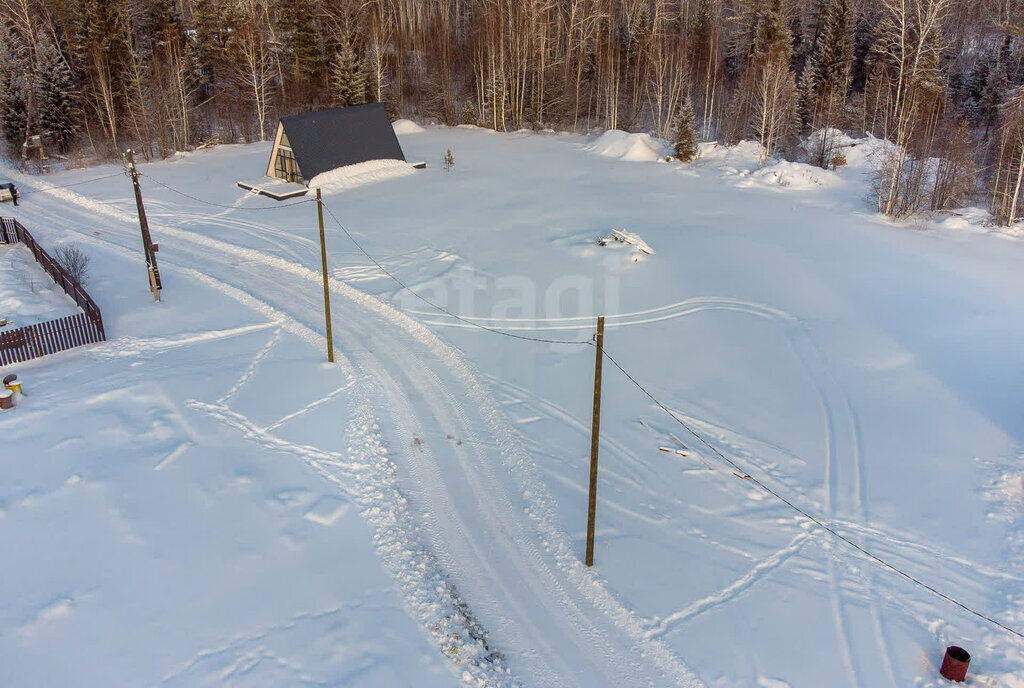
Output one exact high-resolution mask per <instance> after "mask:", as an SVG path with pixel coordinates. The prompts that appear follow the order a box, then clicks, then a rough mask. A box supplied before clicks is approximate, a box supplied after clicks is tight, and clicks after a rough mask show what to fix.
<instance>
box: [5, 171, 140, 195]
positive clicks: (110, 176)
mask: <svg viewBox="0 0 1024 688" xmlns="http://www.w3.org/2000/svg"><path fill="white" fill-rule="evenodd" d="M121 174H122V173H121V172H117V173H116V174H108V175H105V176H103V177H95V178H93V179H86V180H84V181H80V182H73V183H71V184H62V185H59V186H58V185H53V186H47V187H45V188H35V189H29V190H28V191H22V192H20V195H22V196H29V195H31V194H34V193H46V192H47V191H56V190H58V189H68V188H70V187H72V186H82V185H83V184H92V183H93V182H98V181H102V180H104V179H113V178H114V177H120V176H121Z"/></svg>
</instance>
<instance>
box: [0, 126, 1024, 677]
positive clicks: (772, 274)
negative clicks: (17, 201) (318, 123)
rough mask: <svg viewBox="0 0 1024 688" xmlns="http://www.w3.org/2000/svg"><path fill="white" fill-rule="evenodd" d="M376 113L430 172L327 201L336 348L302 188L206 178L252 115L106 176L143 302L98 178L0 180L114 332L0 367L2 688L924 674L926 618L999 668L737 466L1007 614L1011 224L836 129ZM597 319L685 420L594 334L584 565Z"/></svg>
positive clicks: (961, 628)
mask: <svg viewBox="0 0 1024 688" xmlns="http://www.w3.org/2000/svg"><path fill="white" fill-rule="evenodd" d="M410 124H411V123H410ZM396 128H397V129H398V131H399V134H400V138H401V142H402V145H403V148H404V150H405V153H406V157H407V159H409V160H426V161H428V163H429V167H428V168H427V169H425V170H417V171H415V173H413V174H402V175H401V176H392V175H375V174H374V175H369V176H367V177H366V178H365V179H363V181H362V182H360V183H359V184H354V183H349V182H346V183H345V184H341V185H339V186H338V187H337V188H338V190H336V191H331V192H327V193H325V195H324V199H325V203H326V205H327V207H328V209H329V212H328V214H327V220H328V233H327V236H328V238H327V241H328V250H329V256H328V259H329V264H330V269H331V274H332V278H333V279H332V282H331V304H332V309H333V325H334V327H333V331H334V344H335V349H336V361H337V362H336V363H335V364H334V365H330V364H327V363H326V362H325V360H324V359H325V357H326V356H325V354H326V339H325V336H324V329H325V328H324V323H323V319H322V308H323V301H322V297H323V292H322V284H321V282H320V277H319V272H318V270H319V264H320V257H319V242H318V232H317V225H316V207H315V205H314V204H313V203H311V202H309V199H308V198H305V199H301V200H297V201H296V200H293V201H286V202H283V203H275V202H273V201H271V200H269V199H266V198H262V197H255V196H252V195H250V194H247V193H245V192H244V191H242V190H240V189H238V188H236V187H235V186H234V180H235V179H240V178H247V177H252V176H253V174H254V171H256V172H258V171H259V170H260V169H265V165H266V156H267V155H268V154H269V148H270V147H269V144H261V145H253V146H222V147H219V148H216V149H212V150H204V151H200V152H197V153H194V154H190V155H184V156H179V157H178V158H177V159H175V160H173V161H168V162H163V163H155V164H148V165H147V164H144V165H142V166H141V169H142V172H143V174H144V175H147V176H149V179H147V178H146V176H144V177H143V178H142V186H143V189H144V194H145V198H146V203H147V210H148V213H149V218H150V223H151V225H152V229H153V234H154V240H156V241H158V242H159V243H160V253H159V258H160V261H161V273H162V276H163V279H164V286H165V288H164V294H163V301H162V302H161V303H159V304H154V303H153V302H152V299H151V296H150V294H149V293H148V291H147V289H146V282H145V274H144V267H143V265H142V258H141V250H140V246H139V244H140V240H139V238H138V227H137V222H136V219H135V217H134V200H133V197H132V193H131V186H130V184H129V182H128V180H127V179H124V178H112V179H107V180H103V181H98V182H96V183H93V184H83V185H81V186H74V187H70V188H67V189H54V190H51V191H50V192H48V193H35V194H31V195H29V194H26V196H25V202H24V203H23V205H22V206H19V207H18V208H17V209H16V211H17V217H18V218H19V219H20V220H21V221H22V222H23V223H24V224H25V225H26V226H27V227H28V228H29V229H30V230H31V231H32V232H33V233H34V234H35V235H36V237H37V238H38V239H39V240H40V241H41V242H42V243H43V244H44V245H46V246H50V245H53V244H54V243H55V242H57V241H59V240H74V241H77V242H79V243H80V244H81V245H82V246H83V247H84V248H86V249H87V250H88V252H89V253H90V255H91V256H92V258H93V264H92V274H93V278H92V281H91V283H90V285H89V290H90V293H91V294H92V295H93V297H94V298H95V299H96V300H97V302H98V303H99V304H100V307H101V308H102V309H103V314H104V320H105V323H106V327H107V332H108V336H109V338H110V340H109V341H108V342H106V343H105V344H102V345H98V346H91V347H87V348H82V349H77V350H73V351H70V352H66V353H63V354H59V355H55V356H50V357H47V358H45V359H40V360H37V361H34V362H32V363H28V364H20V365H18V366H15V367H12V368H11V370H12V371H14V372H17V373H18V375H19V377H20V378H22V379H24V380H25V381H26V384H25V391H26V392H27V395H26V396H25V397H24V398H22V399H21V403H20V405H19V406H18V407H17V408H16V409H15V410H13V411H10V412H3V413H0V440H2V442H3V446H4V451H3V454H2V455H3V461H0V561H2V562H3V565H2V566H0V589H2V590H4V592H5V594H4V595H3V597H2V598H0V666H2V667H3V680H2V682H3V684H4V685H5V686H6V685H11V686H64V685H76V686H111V685H118V686H135V685H139V686H143V685H145V686H150V685H168V686H202V685H210V686H221V685H240V686H241V685H244V686H257V685H260V686H263V685H274V686H286V685H287V686H293V685H342V686H407V685H416V686H434V685H438V686H441V685H459V684H460V683H465V684H467V685H478V686H479V685H490V686H500V685H521V686H588V687H590V686H634V685H636V686H641V685H643V686H646V685H651V686H708V687H711V686H714V687H737V688H738V687H746V686H760V687H767V688H785V687H787V686H788V687H791V688H799V687H808V688H811V687H820V686H837V687H839V686H852V687H861V686H864V687H867V686H871V687H874V686H898V687H903V686H917V687H921V688H924V687H927V686H938V685H941V684H942V683H943V681H942V679H940V677H939V675H938V664H939V662H940V660H941V657H942V652H943V649H944V648H945V646H946V645H948V644H959V645H962V646H963V647H965V648H966V649H967V650H968V651H970V652H971V653H972V654H973V656H974V658H973V660H972V662H971V676H972V681H973V684H974V685H978V686H1008V687H1010V688H1020V686H1024V678H1022V675H1024V640H1022V639H1021V638H1018V637H1016V636H1014V635H1012V634H1011V633H1008V632H1007V631H1005V630H1002V629H1000V628H998V627H996V626H995V625H993V624H991V623H989V622H987V621H984V620H982V619H980V618H978V617H977V616H974V615H972V614H971V613H969V612H968V611H966V610H964V609H962V608H960V607H958V606H955V605H953V604H951V603H950V602H948V601H946V600H944V599H941V598H940V597H938V596H936V595H934V594H933V593H932V592H929V591H928V590H926V589H924V588H922V587H920V586H918V585H916V584H914V583H913V582H911V581H909V580H908V579H906V578H904V577H901V576H900V575H899V574H897V573H894V572H893V571H891V570H889V569H886V568H884V567H882V566H881V565H879V564H878V563H876V562H874V561H872V560H869V559H867V558H865V557H864V556H862V555H861V554H859V553H858V552H857V551H856V550H854V549H853V548H852V547H851V546H849V545H848V544H846V543H844V542H841V541H839V540H837V539H836V538H834V537H833V536H831V535H828V534H827V533H825V532H824V531H823V530H822V529H821V528H820V527H818V526H817V525H815V524H814V523H813V522H811V521H808V520H807V519H806V518H805V517H803V516H802V515H800V514H799V513H797V512H796V511H794V510H793V509H792V508H791V507H790V506H787V505H786V504H785V503H783V502H782V501H779V500H778V499H776V498H775V497H772V496H770V495H769V494H767V493H766V492H765V491H763V490H762V489H760V488H759V487H758V485H757V484H756V483H755V482H754V480H755V479H756V480H757V481H758V482H759V483H761V484H763V485H764V486H766V487H768V488H769V489H771V490H772V491H774V492H776V493H777V494H779V495H781V496H782V497H784V498H785V499H787V500H789V501H790V502H792V504H793V505H795V506H796V507H798V508H799V509H801V510H803V511H805V512H807V513H810V514H812V515H814V516H816V517H817V518H819V519H820V520H821V521H822V522H823V523H827V524H828V525H829V527H830V528H832V529H834V530H835V531H836V532H838V533H840V534H842V535H843V536H844V537H845V538H847V539H849V540H850V541H852V542H854V543H856V544H857V545H858V546H860V547H863V548H864V549H866V550H868V551H870V552H872V553H873V554H875V555H877V556H878V557H881V558H882V559H884V560H885V561H887V562H889V563H890V564H892V565H893V566H896V567H898V568H900V569H901V570H903V571H905V572H906V573H907V574H909V575H911V576H913V577H915V578H918V579H920V580H921V581H922V582H924V583H927V584H929V585H931V586H933V587H934V588H936V589H937V590H939V591H941V592H943V593H945V594H947V595H950V596H952V597H954V598H956V599H957V600H959V601H960V602H962V603H964V604H965V605H967V606H969V607H971V608H973V609H976V610H979V611H983V612H985V613H988V614H990V615H992V616H993V618H994V619H995V620H997V621H999V622H1000V623H1002V624H1004V625H1006V626H1009V627H1012V628H1015V629H1017V630H1018V631H1019V630H1022V629H1024V611H1022V610H1024V535H1022V526H1024V501H1022V499H1024V482H1022V481H1024V415H1022V412H1021V408H1022V407H1024V405H1022V402H1024V391H1022V390H1024V349H1022V347H1021V346H1020V342H1021V341H1022V339H1024V302H1022V300H1021V299H1020V294H1021V293H1022V291H1024V272H1022V271H1021V269H1020V266H1021V265H1022V264H1024V242H1022V241H1021V239H1019V238H1016V237H1013V236H1009V235H1007V234H1005V233H999V232H995V231H992V230H989V229H986V228H984V227H983V226H981V225H980V224H979V223H977V222H971V221H969V219H970V217H971V215H970V214H969V213H968V214H964V215H963V216H955V217H954V218H951V219H947V220H945V221H943V222H938V223H934V222H933V223H922V222H917V223H914V224H912V225H907V226H903V225H895V224H891V223H888V222H885V221H883V220H881V219H879V218H877V217H876V216H874V215H873V214H871V213H868V212H867V211H865V210H864V208H865V203H864V200H863V199H864V196H865V194H866V183H865V180H864V179H863V174H864V171H865V169H866V165H867V164H868V156H867V154H866V153H864V152H863V150H864V148H863V147H862V148H861V150H860V151H858V150H856V149H854V150H851V151H850V153H849V154H848V156H847V157H848V159H850V165H849V167H847V168H844V169H841V170H839V171H837V172H832V171H822V170H815V169H813V168H808V167H806V166H801V165H793V164H778V165H772V166H769V167H768V168H766V169H764V170H758V169H757V151H756V150H752V149H750V148H749V147H745V146H740V147H737V148H734V149H724V148H720V147H719V148H714V149H711V148H707V147H706V150H704V151H703V153H704V155H703V157H702V159H701V160H699V161H698V162H697V163H695V164H693V165H689V166H681V165H678V164H672V163H664V162H657V161H656V160H657V159H658V158H659V157H660V155H661V154H662V153H663V152H664V150H663V144H662V143H661V142H658V141H657V140H655V139H650V138H649V137H648V138H641V137H630V136H627V135H620V133H613V134H612V135H611V136H608V135H605V136H603V137H591V138H587V137H582V136H566V135H556V134H528V133H515V134H495V133H493V132H487V131H484V130H479V129H475V128H472V127H458V128H452V129H448V128H434V127H430V128H427V129H425V130H422V131H419V130H418V129H419V128H418V127H415V126H409V124H405V123H403V124H400V125H399V126H398V127H396ZM864 145H867V144H864ZM448 149H451V151H452V153H453V155H454V158H455V163H456V164H455V167H454V169H453V170H452V171H450V172H445V171H444V170H443V169H442V167H441V157H442V155H444V153H445V151H446V150H448ZM648 151H650V152H648ZM116 171H117V168H116V167H115V166H111V167H109V168H99V169H92V170H80V171H74V172H66V173H62V174H59V175H54V176H52V177H49V178H46V179H44V180H40V179H34V178H23V177H20V176H18V175H17V174H16V173H13V172H8V173H6V174H10V176H11V177H13V178H14V179H15V180H16V181H17V182H18V183H19V186H23V187H24V188H25V189H26V190H29V189H32V188H43V187H45V186H48V185H51V184H54V185H65V184H74V183H76V182H81V181H84V180H87V179H90V178H93V177H99V176H102V175H106V174H111V173H113V172H116ZM343 176H344V175H343ZM156 182H160V183H162V184H163V185H166V186H161V185H160V184H158V183H156ZM363 182H366V183H363ZM168 187H170V188H168ZM172 189H178V190H180V191H183V192H184V193H185V194H188V196H186V195H179V194H177V193H175V192H174V191H173V190H172ZM342 189H343V190H342ZM189 196H191V198H190V197H189ZM200 199H201V200H200ZM203 201H207V202H208V203H204V202H203ZM213 204H216V205H213ZM6 210H7V209H6V208H5V211H6ZM334 217H337V219H339V220H341V222H343V223H344V227H345V229H346V230H347V231H348V232H350V233H351V235H352V236H353V237H354V238H355V239H356V240H357V241H358V242H359V245H360V246H361V247H362V248H363V249H365V250H366V251H367V252H368V253H369V254H371V255H372V256H373V257H374V258H376V259H377V260H379V261H380V263H381V264H382V266H383V268H384V269H386V270H387V271H388V272H390V273H391V274H392V275H393V276H394V277H395V278H397V280H400V281H401V282H402V283H403V284H405V285H408V286H409V287H410V288H411V289H412V290H413V291H414V292H415V293H416V294H418V296H417V295H414V294H412V293H410V292H409V291H407V290H404V289H403V288H402V287H401V286H399V284H398V283H397V282H396V281H395V280H394V279H392V278H390V277H388V276H387V275H386V274H384V273H383V272H382V270H381V269H380V268H379V267H378V266H376V265H374V264H373V263H372V262H371V261H370V260H369V259H368V258H367V257H366V255H364V254H363V253H362V252H361V250H360V249H359V248H357V246H356V245H354V244H353V243H352V242H351V241H350V239H349V237H348V236H347V235H346V233H345V232H344V231H342V229H341V228H339V227H338V225H337V224H335V223H334ZM965 218H966V219H965ZM612 230H618V231H620V232H621V233H622V236H625V237H629V238H630V240H631V241H633V242H634V243H624V242H619V241H614V240H612V241H608V242H604V245H600V244H599V242H598V240H599V239H601V238H604V237H609V236H610V235H611V234H612ZM637 242H639V243H637ZM641 243H642V244H643V245H644V246H646V247H647V248H648V249H649V250H650V253H648V252H644V251H640V250H639V248H638V247H639V246H640V244H641ZM0 278H2V279H5V280H6V276H0ZM420 297H422V298H420ZM424 299H425V300H426V301H425V300H424ZM427 301H429V302H431V303H434V304H437V305H440V306H442V307H443V308H444V309H445V311H447V312H445V311H441V310H437V309H435V308H433V307H432V306H430V305H429V304H428V303H427ZM602 313H603V314H605V315H606V316H607V326H606V336H605V345H606V348H607V351H608V352H609V353H610V355H611V356H612V357H613V358H614V360H615V361H616V362H617V363H618V364H620V365H621V366H622V367H623V368H624V369H626V370H627V371H629V373H630V374H631V375H633V376H634V377H635V379H636V380H637V381H638V382H639V383H640V384H641V385H643V387H644V388H645V389H646V390H647V391H648V392H649V393H650V394H651V395H653V397H654V398H656V399H658V400H659V401H660V402H661V403H663V404H664V405H665V406H666V407H667V408H668V409H669V410H671V411H672V413H673V414H675V416H676V417H677V418H678V419H679V420H680V421H682V423H680V422H677V421H676V420H674V419H673V417H671V416H670V415H668V414H667V413H666V412H665V411H664V410H663V409H662V408H660V407H658V406H657V405H656V404H655V403H654V402H653V401H652V399H651V398H650V397H648V396H646V395H645V394H644V392H643V391H641V390H640V389H638V388H637V387H636V386H635V385H634V384H633V383H632V382H631V381H630V380H629V379H627V378H626V377H625V376H624V375H622V374H621V373H620V372H619V371H618V370H617V368H616V367H615V366H614V365H613V364H612V363H611V361H610V360H606V361H605V366H604V393H603V400H604V404H603V415H602V424H601V429H602V445H601V461H600V477H599V484H598V507H597V516H598V528H597V536H598V537H597V547H596V556H595V559H596V566H595V567H594V568H593V569H589V570H588V569H586V567H584V566H583V565H582V563H581V560H582V557H583V550H584V536H585V527H586V505H587V494H586V484H587V471H588V465H589V446H590V413H591V401H592V398H591V393H592V390H591V386H592V382H593V378H592V376H593V365H594V348H593V347H592V346H591V345H590V344H589V342H590V339H591V336H592V334H593V327H594V316H595V315H597V314H602ZM453 314H454V315H453ZM455 316H458V317H455ZM478 325H481V326H484V328H492V329H496V330H500V331H501V332H504V333H506V334H505V335H503V334H500V333H496V332H494V331H488V330H487V329H484V328H482V327H478ZM508 334H512V335H516V336H517V337H519V338H514V337H511V336H507V335H508ZM537 340H551V341H555V340H557V341H564V342H570V341H571V342H579V343H574V344H570V343H551V341H537ZM4 372H5V373H6V372H7V370H6V369H5V371H4ZM684 425H685V426H689V427H691V428H693V429H695V430H696V431H697V432H699V433H700V434H701V436H702V437H703V438H704V439H705V440H706V441H707V442H708V443H709V444H710V445H711V446H713V447H715V449H717V451H719V452H721V453H722V454H723V455H724V456H726V457H728V458H729V459H730V460H731V461H733V462H734V463H735V464H736V466H738V467H739V470H737V468H736V467H734V466H732V465H730V464H729V463H727V462H726V461H723V459H722V458H721V457H720V456H718V455H717V454H716V453H715V452H714V451H712V450H711V449H709V448H708V446H706V445H704V444H702V443H701V441H700V440H698V439H696V438H695V437H694V436H692V435H690V434H688V432H687V430H686V427H684ZM744 475H749V476H751V478H744Z"/></svg>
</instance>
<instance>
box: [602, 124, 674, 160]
mask: <svg viewBox="0 0 1024 688" xmlns="http://www.w3.org/2000/svg"><path fill="white" fill-rule="evenodd" d="M667 146H668V144H666V143H665V142H664V141H662V140H661V139H656V138H654V137H653V136H651V135H650V134H630V133H628V132H625V131H619V130H618V129H612V130H610V131H606V132H605V133H603V134H601V135H600V136H598V137H597V138H596V139H595V140H594V141H593V142H592V143H590V144H589V145H587V146H586V147H585V148H584V150H586V151H589V152H591V153H596V154H597V155H600V156H603V157H606V158H618V159H619V160H628V161H631V162H651V161H654V160H661V159H662V158H663V157H664V156H665V155H667V154H668V152H667Z"/></svg>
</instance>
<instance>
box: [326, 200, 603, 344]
mask: <svg viewBox="0 0 1024 688" xmlns="http://www.w3.org/2000/svg"><path fill="white" fill-rule="evenodd" d="M323 206H324V209H325V210H326V211H327V214H328V215H330V216H331V218H333V219H334V222H335V223H336V224H337V225H338V227H340V228H341V231H343V232H344V233H345V235H346V236H347V237H348V238H349V241H351V242H352V243H353V244H354V245H355V247H356V248H357V249H359V252H360V253H362V254H363V255H364V256H366V258H367V259H368V260H370V262H372V263H373V264H374V265H376V266H377V268H378V269H379V270H380V271H381V272H383V273H384V274H385V275H387V276H388V277H389V278H391V279H392V280H393V281H394V282H395V283H396V284H398V286H400V287H401V288H402V289H404V290H405V291H407V292H409V293H410V294H412V295H413V296H415V297H416V298H417V299H419V300H420V301H422V302H423V303H425V304H427V305H428V306H430V307H431V308H434V309H436V310H438V311H440V312H442V313H444V314H446V315H448V316H450V317H452V318H454V319H456V320H458V321H460V322H463V323H466V324H467V325H470V326H472V327H475V328H477V329H481V330H486V331H487V332H493V333H494V334H500V335H502V336H505V337H511V338H512V339H522V340H525V341H528V342H540V343H542V344H582V345H590V346H592V345H593V342H592V341H591V340H589V339H582V340H581V339H545V338H543V337H528V336H526V335H522V334H515V333H514V332H508V331H506V330H499V329H497V328H495V327H488V326H487V325H481V324H480V323H476V322H473V321H471V320H468V319H467V318H464V317H462V316H460V315H456V314H455V313H452V312H451V311H450V310H448V309H447V308H445V307H444V306H441V305H439V304H436V303H434V302H433V301H431V300H429V299H428V298H426V297H425V296H423V295H422V294H420V293H418V292H416V291H414V290H413V289H411V288H410V287H409V286H408V285H407V284H406V283H405V282H403V281H402V280H400V279H399V278H398V277H396V276H395V275H394V274H392V273H391V272H390V271H388V269H387V268H385V267H384V266H383V265H381V264H380V261H378V260H377V259H376V258H374V257H373V256H372V255H370V253H369V252H368V251H367V250H366V249H365V248H363V246H362V244H360V243H359V242H358V241H356V238H355V237H354V236H352V233H351V232H350V231H348V229H346V228H345V225H344V224H342V222H341V220H339V219H338V216H337V215H335V214H334V211H333V210H331V207H330V206H329V205H327V204H326V203H324V204H323Z"/></svg>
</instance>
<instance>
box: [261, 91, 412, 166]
mask: <svg viewBox="0 0 1024 688" xmlns="http://www.w3.org/2000/svg"><path fill="white" fill-rule="evenodd" d="M281 124H283V125H284V133H285V135H286V136H287V137H288V142H289V144H290V146H291V149H292V152H293V153H294V154H295V162H296V163H298V165H299V170H300V171H301V172H302V177H303V179H305V180H306V181H307V182H308V181H309V180H310V179H312V178H313V177H315V176H316V175H318V174H320V173H321V172H327V171H328V170H333V169H334V168H336V167H344V166H345V165H354V164H356V163H358V162H366V161H367V160H405V155H404V154H403V153H402V147H401V146H400V145H399V144H398V137H397V136H395V130H394V129H392V128H391V121H390V120H389V119H388V113H387V110H385V109H384V104H383V103H369V104H368V105H352V106H349V107H344V108H337V109H335V110H323V111H321V112H307V113H306V114H304V115H292V116H291V117H282V118H281Z"/></svg>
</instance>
